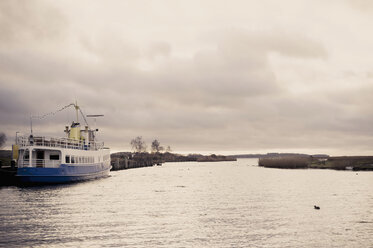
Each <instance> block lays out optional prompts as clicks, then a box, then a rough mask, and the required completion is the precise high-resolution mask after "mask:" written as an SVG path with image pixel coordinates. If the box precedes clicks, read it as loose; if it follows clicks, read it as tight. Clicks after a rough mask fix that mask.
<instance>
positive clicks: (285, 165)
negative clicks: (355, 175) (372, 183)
mask: <svg viewBox="0 0 373 248" xmlns="http://www.w3.org/2000/svg"><path fill="white" fill-rule="evenodd" d="M258 165H259V166H262V167H266V168H278V169H332V170H354V171H364V170H367V171H373V156H341V157H328V158H318V157H313V156H303V155H302V156H283V157H272V158H271V157H266V158H260V159H259V163H258Z"/></svg>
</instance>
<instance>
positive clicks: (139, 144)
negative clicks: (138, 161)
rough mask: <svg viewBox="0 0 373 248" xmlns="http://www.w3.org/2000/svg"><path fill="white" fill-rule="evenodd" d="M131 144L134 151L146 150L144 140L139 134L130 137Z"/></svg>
mask: <svg viewBox="0 0 373 248" xmlns="http://www.w3.org/2000/svg"><path fill="white" fill-rule="evenodd" d="M131 146H132V150H133V151H134V152H146V144H145V141H143V140H142V137H141V136H137V137H136V138H134V139H132V140H131Z"/></svg>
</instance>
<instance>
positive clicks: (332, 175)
mask: <svg viewBox="0 0 373 248" xmlns="http://www.w3.org/2000/svg"><path fill="white" fill-rule="evenodd" d="M256 163H257V161H256V160H248V159H247V160H244V159H242V160H239V161H238V162H219V163H168V164H165V165H163V166H161V167H160V166H158V167H150V168H140V169H132V170H125V171H118V172H112V173H111V177H110V178H106V179H101V180H97V181H91V182H84V183H79V184H73V185H62V186H61V185H60V186H47V187H46V186H44V187H31V188H17V187H2V188H0V199H1V203H0V246H3V247H16V246H19V247H23V246H34V247H61V246H66V247H79V246H80V247H123V246H127V247H373V190H372V189H373V172H358V173H356V172H352V171H332V170H279V169H265V168H259V167H256V166H251V165H253V164H256ZM313 205H319V206H320V207H321V210H314V209H313Z"/></svg>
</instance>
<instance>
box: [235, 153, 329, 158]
mask: <svg viewBox="0 0 373 248" xmlns="http://www.w3.org/2000/svg"><path fill="white" fill-rule="evenodd" d="M284 156H286V157H289V156H295V157H298V156H300V157H309V156H312V157H314V158H328V157H329V155H327V154H314V155H309V154H303V153H277V152H274V153H267V154H259V153H258V154H239V155H230V157H234V158H276V157H284Z"/></svg>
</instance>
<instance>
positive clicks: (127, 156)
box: [111, 152, 237, 170]
mask: <svg viewBox="0 0 373 248" xmlns="http://www.w3.org/2000/svg"><path fill="white" fill-rule="evenodd" d="M236 160H237V159H236V158H233V157H230V156H223V155H215V154H212V155H208V156H205V155H201V154H189V155H181V154H175V153H170V152H165V153H131V152H117V153H113V154H111V166H112V170H124V169H131V168H139V167H148V166H154V165H162V164H163V163H165V162H221V161H236Z"/></svg>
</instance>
